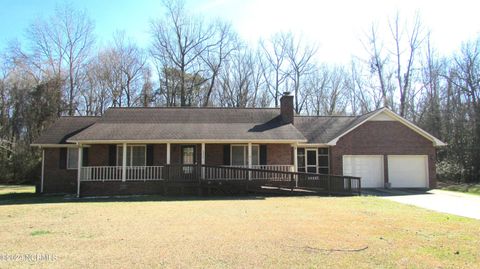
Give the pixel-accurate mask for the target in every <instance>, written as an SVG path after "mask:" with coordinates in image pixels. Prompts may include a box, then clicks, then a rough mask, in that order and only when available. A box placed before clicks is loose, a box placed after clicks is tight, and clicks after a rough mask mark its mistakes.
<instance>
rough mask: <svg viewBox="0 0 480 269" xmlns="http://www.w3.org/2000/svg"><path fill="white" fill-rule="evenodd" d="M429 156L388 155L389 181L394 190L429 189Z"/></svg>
mask: <svg viewBox="0 0 480 269" xmlns="http://www.w3.org/2000/svg"><path fill="white" fill-rule="evenodd" d="M427 171H428V157H427V155H388V181H389V182H390V183H391V186H392V188H427V187H428V172H427Z"/></svg>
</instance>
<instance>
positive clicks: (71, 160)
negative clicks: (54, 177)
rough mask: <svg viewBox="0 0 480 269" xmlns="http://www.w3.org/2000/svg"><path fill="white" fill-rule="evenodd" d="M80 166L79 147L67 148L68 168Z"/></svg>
mask: <svg viewBox="0 0 480 269" xmlns="http://www.w3.org/2000/svg"><path fill="white" fill-rule="evenodd" d="M77 168H78V148H67V169H77Z"/></svg>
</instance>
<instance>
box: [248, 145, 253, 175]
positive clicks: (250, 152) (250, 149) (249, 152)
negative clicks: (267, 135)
mask: <svg viewBox="0 0 480 269" xmlns="http://www.w3.org/2000/svg"><path fill="white" fill-rule="evenodd" d="M247 156H248V168H250V169H251V168H252V143H248V154H247ZM251 178H252V171H248V180H250V179H251Z"/></svg>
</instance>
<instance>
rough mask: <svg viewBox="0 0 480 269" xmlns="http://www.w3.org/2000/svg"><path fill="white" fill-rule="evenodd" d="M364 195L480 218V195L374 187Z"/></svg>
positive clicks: (364, 192)
mask: <svg viewBox="0 0 480 269" xmlns="http://www.w3.org/2000/svg"><path fill="white" fill-rule="evenodd" d="M362 193H363V194H364V195H374V196H379V197H382V198H384V199H388V200H392V201H395V202H399V203H402V204H408V205H414V206H418V207H423V208H426V209H430V210H433V211H437V212H442V213H449V214H453V215H458V216H463V217H468V218H474V219H479V220H480V196H477V195H473V194H465V193H460V192H452V191H443V190H429V191H422V190H414V189H389V190H385V189H374V190H365V191H363V190H362Z"/></svg>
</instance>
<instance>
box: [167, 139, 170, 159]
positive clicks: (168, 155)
mask: <svg viewBox="0 0 480 269" xmlns="http://www.w3.org/2000/svg"><path fill="white" fill-rule="evenodd" d="M167 164H170V143H167Z"/></svg>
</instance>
